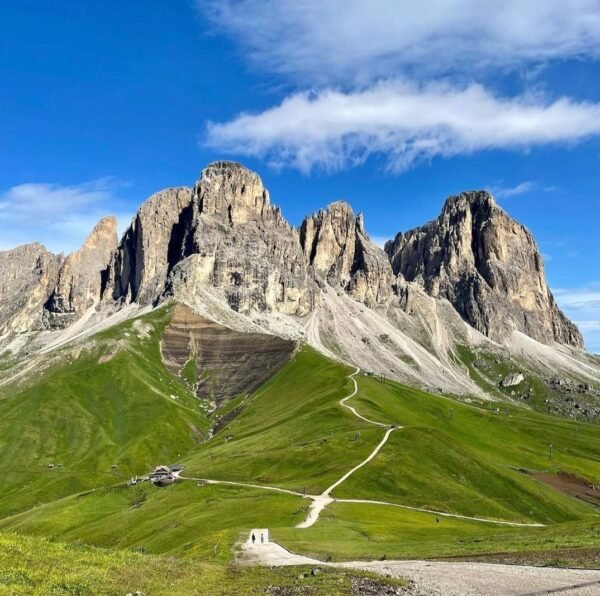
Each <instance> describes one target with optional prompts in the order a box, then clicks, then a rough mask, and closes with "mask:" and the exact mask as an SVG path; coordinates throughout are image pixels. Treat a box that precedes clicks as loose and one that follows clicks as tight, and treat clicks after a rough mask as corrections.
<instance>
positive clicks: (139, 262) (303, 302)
mask: <svg viewBox="0 0 600 596" xmlns="http://www.w3.org/2000/svg"><path fill="white" fill-rule="evenodd" d="M108 285H109V289H108V292H107V296H110V299H119V300H124V301H126V302H138V303H141V304H153V303H157V302H159V301H161V300H163V299H165V298H167V297H171V296H172V297H175V298H177V297H182V298H187V299H191V298H193V297H194V296H195V295H196V294H197V293H198V292H199V291H200V290H201V289H202V288H203V287H205V286H207V285H208V286H212V287H213V288H218V289H219V290H220V291H221V292H222V293H223V295H224V297H225V299H226V300H227V302H228V304H229V306H230V307H231V308H232V309H234V310H236V311H238V312H248V311H250V310H257V311H271V310H276V311H280V312H284V313H286V314H304V313H306V312H308V310H309V309H310V304H311V292H310V291H309V287H310V285H311V284H310V280H309V279H308V276H307V266H306V263H305V261H304V257H303V255H302V251H301V249H300V246H299V243H298V240H297V235H296V233H295V232H294V230H293V229H292V228H291V227H290V226H289V225H288V224H287V223H286V222H285V220H284V219H283V217H282V216H281V213H280V211H279V208H278V207H274V206H272V205H271V204H270V200H269V194H268V192H267V191H266V189H265V188H264V186H263V184H262V181H261V179H260V177H259V176H258V175H257V174H255V173H254V172H251V171H250V170H248V169H247V168H245V167H243V166H241V165H240V164H237V163H233V162H215V163H214V164H211V165H210V166H208V167H207V168H205V169H204V170H203V171H202V173H201V175H200V179H199V180H198V182H197V184H196V185H195V186H194V188H193V189H188V188H182V189H174V190H166V191H163V192H162V193H158V194H157V195H154V196H153V197H151V198H150V199H149V200H148V201H146V203H144V205H143V206H142V208H141V209H140V211H139V212H138V214H137V216H136V218H135V219H134V221H133V223H132V225H131V227H130V228H129V229H128V230H127V231H126V233H125V236H124V238H123V240H122V241H121V244H120V246H119V249H118V251H117V253H116V255H115V258H114V261H113V265H112V267H111V273H110V275H109V284H108Z"/></svg>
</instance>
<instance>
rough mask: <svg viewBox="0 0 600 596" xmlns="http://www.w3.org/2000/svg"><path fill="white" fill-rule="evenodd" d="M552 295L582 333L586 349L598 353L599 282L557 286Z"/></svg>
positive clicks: (599, 333) (599, 340)
mask: <svg viewBox="0 0 600 596" xmlns="http://www.w3.org/2000/svg"><path fill="white" fill-rule="evenodd" d="M554 296H555V298H556V301H557V302H558V304H559V305H560V307H561V308H562V309H563V310H564V312H565V314H566V315H567V316H568V317H569V318H570V319H571V320H572V321H573V322H574V323H575V324H576V325H577V326H578V327H579V329H580V330H581V332H582V333H583V335H584V338H585V343H586V347H587V349H588V350H590V351H591V352H596V353H600V282H594V283H590V284H589V285H587V286H584V287H581V288H558V289H556V290H554Z"/></svg>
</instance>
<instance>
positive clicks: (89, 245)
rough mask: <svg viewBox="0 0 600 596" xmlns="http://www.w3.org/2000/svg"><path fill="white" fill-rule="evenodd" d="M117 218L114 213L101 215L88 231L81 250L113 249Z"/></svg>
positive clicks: (115, 240) (115, 238)
mask: <svg viewBox="0 0 600 596" xmlns="http://www.w3.org/2000/svg"><path fill="white" fill-rule="evenodd" d="M117 242H118V239H117V218H116V217H115V216H114V215H108V216H107V217H103V218H102V219H101V220H100V221H99V222H98V223H97V224H96V225H95V226H94V228H93V230H92V231H91V232H90V233H89V235H88V237H87V238H86V240H85V242H84V243H83V245H82V247H81V250H93V249H98V248H101V249H106V248H109V249H111V250H112V249H114V248H116V246H117Z"/></svg>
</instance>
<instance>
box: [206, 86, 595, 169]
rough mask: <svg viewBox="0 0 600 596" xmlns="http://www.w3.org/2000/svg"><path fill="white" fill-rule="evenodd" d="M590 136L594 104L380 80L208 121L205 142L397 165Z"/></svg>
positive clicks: (334, 163)
mask: <svg viewBox="0 0 600 596" xmlns="http://www.w3.org/2000/svg"><path fill="white" fill-rule="evenodd" d="M599 133H600V104H592V103H585V102H575V101H573V100H571V99H567V98H561V99H558V100H555V101H545V100H544V99H543V98H540V97H538V96H523V97H516V98H504V97H498V96H495V95H493V94H492V93H490V92H489V91H488V90H486V89H485V88H484V87H483V86H481V85H477V84H471V85H469V86H467V87H461V88H456V87H454V86H452V85H450V84H447V83H436V84H429V85H416V84H410V83H407V82H401V81H395V80H389V81H382V82H379V83H377V84H375V85H373V86H372V87H370V88H367V89H363V90H359V91H355V92H342V91H339V90H333V89H325V90H322V91H319V92H313V93H308V92H306V93H296V94H293V95H291V96H290V97H288V98H287V99H285V100H284V101H283V102H282V103H281V104H280V105H278V106H276V107H273V108H270V109H267V110H265V111H264V112H261V113H257V114H247V113H245V114H241V115H239V116H238V117H236V118H234V119H233V120H231V121H230V122H226V123H213V122H209V123H208V125H207V130H206V144H207V145H209V146H211V147H213V148H217V149H219V150H221V151H225V152H229V153H235V154H238V155H248V156H255V157H261V158H265V159H267V160H268V161H269V162H270V163H271V164H272V165H275V166H284V165H291V166H293V167H296V168H298V169H300V170H302V171H310V170H311V169H312V168H314V167H315V166H317V167H321V168H324V169H329V170H336V169H341V168H344V167H348V166H351V165H357V164H360V163H362V162H363V161H364V160H365V159H366V158H367V157H368V156H369V155H372V154H379V153H380V154H385V155H387V156H388V159H389V168H390V169H391V170H394V171H397V172H398V171H401V170H403V169H406V168H408V167H409V166H411V165H413V164H414V163H415V162H419V161H423V160H428V159H431V158H433V157H435V156H443V157H450V156H453V155H458V154H466V153H471V152H474V151H478V150H485V149H494V148H498V149H527V148H530V147H533V146H536V145H544V144H549V143H558V142H560V143H576V142H578V141H581V140H583V139H585V138H586V137H589V136H592V135H597V134H599Z"/></svg>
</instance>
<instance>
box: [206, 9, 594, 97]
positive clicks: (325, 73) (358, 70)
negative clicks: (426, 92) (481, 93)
mask: <svg viewBox="0 0 600 596" xmlns="http://www.w3.org/2000/svg"><path fill="white" fill-rule="evenodd" d="M197 5H198V7H199V9H200V10H201V12H202V13H203V14H205V15H208V16H209V18H210V19H211V23H212V27H213V28H216V29H217V30H219V31H222V32H224V33H225V34H227V35H229V36H230V37H231V38H232V39H234V40H235V42H236V43H239V44H241V46H242V48H243V50H244V54H245V55H246V56H249V57H250V59H251V60H252V61H253V63H254V64H255V65H256V66H257V67H259V68H263V69H265V68H266V69H269V70H271V71H274V72H278V73H282V74H284V75H287V76H289V77H291V79H292V80H294V81H296V82H298V81H301V83H302V84H303V85H304V84H306V82H307V81H308V82H309V84H320V83H322V82H323V81H326V82H327V83H329V84H330V83H331V81H336V82H338V83H342V84H347V83H356V82H362V83H364V82H366V81H372V80H375V79H378V78H387V77H389V76H390V75H394V76H397V75H398V74H399V73H400V74H402V75H403V76H410V77H413V78H418V77H421V76H426V77H431V76H434V75H439V74H443V75H445V74H447V73H448V72H452V73H455V72H456V71H457V70H460V69H461V68H466V69H468V70H469V71H470V72H473V70H474V69H478V68H481V69H484V68H488V67H495V68H511V67H522V65H523V64H528V65H529V67H528V68H529V70H534V71H535V70H536V63H539V62H544V61H547V60H552V59H556V58H569V57H579V56H593V57H597V56H598V55H600V4H598V2H597V0H527V2H523V0H491V1H487V2H481V0H429V1H428V2H399V1H398V0H377V2H369V1H365V0H345V1H344V2H343V3H341V2H340V1H339V0H197Z"/></svg>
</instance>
